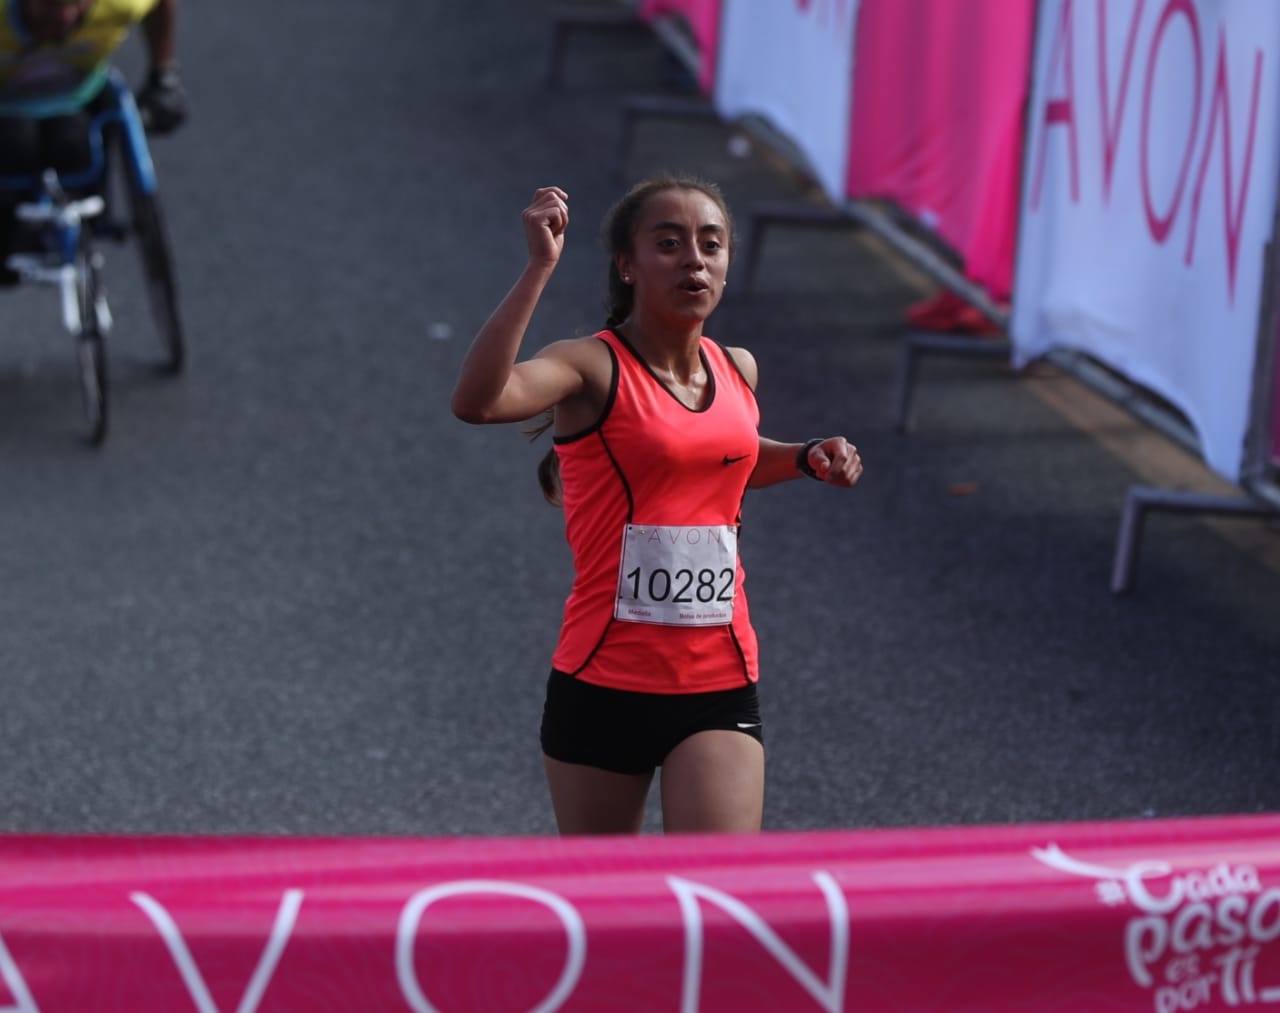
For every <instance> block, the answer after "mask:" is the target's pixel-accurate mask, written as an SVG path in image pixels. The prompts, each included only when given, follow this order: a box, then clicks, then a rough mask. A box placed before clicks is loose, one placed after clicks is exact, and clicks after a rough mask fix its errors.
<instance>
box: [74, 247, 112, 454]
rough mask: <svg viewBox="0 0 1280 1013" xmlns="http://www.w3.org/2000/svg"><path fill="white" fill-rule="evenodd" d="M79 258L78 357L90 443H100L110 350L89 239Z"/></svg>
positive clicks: (104, 427)
mask: <svg viewBox="0 0 1280 1013" xmlns="http://www.w3.org/2000/svg"><path fill="white" fill-rule="evenodd" d="M76 259H77V264H76V269H77V272H78V274H79V285H78V286H77V287H78V289H79V302H80V333H79V334H78V335H77V336H76V360H77V363H78V365H79V367H80V395H81V400H82V401H83V403H84V414H85V419H86V420H87V422H88V423H89V443H90V444H91V445H92V446H95V447H97V446H100V445H101V444H102V441H103V440H104V439H105V438H106V435H107V353H106V348H105V347H104V344H103V340H102V328H101V327H100V326H99V324H98V305H97V303H98V268H97V265H96V264H95V263H94V262H93V255H92V252H91V251H90V249H89V244H88V242H87V240H86V241H83V242H82V244H81V250H80V254H79V256H78V257H77V258H76Z"/></svg>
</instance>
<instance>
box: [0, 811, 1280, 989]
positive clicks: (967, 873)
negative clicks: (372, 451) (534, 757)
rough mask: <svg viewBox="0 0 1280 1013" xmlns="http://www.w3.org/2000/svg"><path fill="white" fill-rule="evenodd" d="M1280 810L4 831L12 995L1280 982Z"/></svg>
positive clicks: (2, 941)
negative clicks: (724, 828) (823, 826)
mask: <svg viewBox="0 0 1280 1013" xmlns="http://www.w3.org/2000/svg"><path fill="white" fill-rule="evenodd" d="M1278 938H1280V816H1259V817H1234V818H1214V819H1208V818H1206V819H1198V820H1197V819H1192V820H1177V821H1155V820H1151V821H1142V822H1132V823H1111V824H1107V823H1101V824H1083V823H1081V824H1057V825H1039V826H1036V825H1029V826H1020V827H974V828H964V829H931V830H884V831H862V832H827V833H804V834H760V835H754V836H739V837H734V836H723V837H720V836H686V837H676V836H673V837H658V836H651V837H640V838H594V839H565V840H561V839H554V838H545V839H532V838H529V839H506V840H504V839H420V840H413V839H253V838H229V837H213V838H176V837H140V838H112V837H29V836H10V837H0V1009H3V1010H4V1011H5V1013H35V1011H37V1010H38V1011H42V1013H60V1011H72V1010H74V1011H95V1010H128V1011H130V1013H139V1011H144V1013H145V1011H150V1010H164V1011H173V1010H192V1009H194V1010H196V1011H198V1013H216V1011H218V1010H236V1011H238V1013H257V1011H262V1013H271V1011H275V1010H290V1011H309V1010H319V1009H335V1010H338V1009H341V1010H348V1009H358V1010H361V1011H378V1010H413V1011H418V1013H423V1011H436V1010H439V1011H445V1010H450V1011H451V1010H485V1011H493V1013H501V1011H505V1010H539V1011H552V1010H567V1011H575V1010H580V1011H595V1010H602V1009H608V1010H616V1011H628V1010H635V1011H637V1013H650V1011H652V1010H680V1011H682V1013H692V1011H695V1010H705V1011H718V1010H725V1011H734V1013H741V1011H753V1010H768V1011H777V1010H809V1009H813V1010H827V1011H836V1010H846V1009H848V1010H859V1011H885V1013H900V1011H902V1010H913V1011H927V1010H937V1011H946V1013H962V1011H982V1013H1000V1011H1013V1010H1020V1011H1028V1013H1052V1011H1061V1013H1079V1011H1084V1010H1087V1011H1090V1013H1105V1011H1134V1013H1150V1011H1155V1013H1180V1011H1192V1010H1197V1011H1210V1010H1227V1009H1232V1010H1237V1011H1238V1010H1239V1009H1240V1008H1241V1007H1250V1008H1252V1007H1254V1006H1260V1005H1268V1004H1272V1005H1273V1004H1276V1003H1278V1002H1280V942H1277V939H1278Z"/></svg>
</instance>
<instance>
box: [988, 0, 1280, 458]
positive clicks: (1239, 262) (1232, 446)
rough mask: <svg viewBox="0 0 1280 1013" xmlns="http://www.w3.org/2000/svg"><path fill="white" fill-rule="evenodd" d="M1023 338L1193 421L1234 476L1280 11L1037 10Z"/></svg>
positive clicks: (1242, 7) (1251, 352)
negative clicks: (1076, 353)
mask: <svg viewBox="0 0 1280 1013" xmlns="http://www.w3.org/2000/svg"><path fill="white" fill-rule="evenodd" d="M1040 10H1041V15H1040V31H1039V42H1038V45H1037V52H1036V56H1035V62H1034V67H1035V70H1034V76H1033V85H1032V95H1031V105H1030V129H1029V136H1028V138H1027V158H1026V163H1025V167H1026V178H1025V180H1024V186H1023V204H1022V212H1021V219H1020V236H1019V244H1018V264H1017V277H1016V284H1015V287H1014V299H1013V322H1012V334H1013V339H1014V347H1015V358H1016V359H1017V360H1018V361H1019V362H1026V361H1028V360H1030V359H1032V358H1034V357H1036V356H1037V355H1040V354H1043V353H1044V352H1046V351H1048V350H1049V349H1051V348H1054V347H1058V346H1061V347H1068V348H1076V349H1080V350H1082V351H1085V352H1087V353H1089V354H1090V355H1092V356H1093V357H1095V358H1097V359H1098V360H1100V361H1102V362H1104V363H1106V364H1108V365H1109V366H1111V367H1112V368H1114V369H1115V370H1117V371H1118V372H1120V373H1122V374H1123V375H1124V376H1126V377H1127V378H1129V379H1130V380H1132V381H1135V382H1137V383H1139V384H1141V385H1143V386H1145V387H1149V388H1151V389H1152V390H1154V391H1156V392H1158V393H1159V394H1161V395H1162V396H1163V397H1165V398H1166V399H1167V400H1169V401H1170V402H1172V403H1173V404H1174V405H1176V406H1177V407H1178V408H1179V409H1181V411H1182V412H1183V413H1184V414H1185V415H1186V416H1187V418H1188V420H1189V421H1190V422H1191V425H1192V427H1193V428H1194V429H1195V431H1196V433H1197V434H1198V436H1199V439H1200V444H1201V448H1202V451H1203V454H1204V457H1205V460H1206V462H1207V463H1208V464H1209V466H1210V467H1211V468H1213V470H1214V471H1216V472H1218V473H1219V474H1220V475H1222V476H1224V477H1225V478H1227V479H1230V480H1232V481H1237V480H1238V479H1239V478H1240V475H1241V470H1242V466H1243V464H1244V448H1245V440H1246V434H1247V432H1248V430H1249V429H1250V427H1251V422H1252V420H1251V419H1250V417H1249V414H1250V404H1251V403H1252V395H1253V382H1254V374H1255V366H1256V363H1257V352H1258V331H1259V307H1260V305H1261V303H1262V287H1263V283H1264V279H1263V267H1264V263H1263V261H1264V257H1263V252H1264V249H1265V247H1266V244H1267V243H1268V241H1269V240H1270V239H1271V233H1272V224H1273V221H1274V216H1275V207H1276V184H1277V177H1278V176H1280V4H1276V3H1274V2H1273V0H1131V2H1129V3H1125V4H1117V3H1102V2H1087V0H1043V2H1042V3H1041V8H1040Z"/></svg>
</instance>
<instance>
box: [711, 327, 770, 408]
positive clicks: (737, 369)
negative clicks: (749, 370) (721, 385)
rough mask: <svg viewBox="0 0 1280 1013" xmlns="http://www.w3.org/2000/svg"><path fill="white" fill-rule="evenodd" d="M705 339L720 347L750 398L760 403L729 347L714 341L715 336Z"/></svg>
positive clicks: (757, 403) (721, 352)
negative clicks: (748, 392)
mask: <svg viewBox="0 0 1280 1013" xmlns="http://www.w3.org/2000/svg"><path fill="white" fill-rule="evenodd" d="M707 340H708V341H710V342H711V343H712V344H713V345H715V346H716V348H718V349H720V354H721V355H723V356H724V357H725V358H726V359H728V360H729V365H730V366H732V367H733V369H734V372H735V373H737V374H738V375H739V376H740V377H742V382H743V383H744V384H745V385H746V388H747V390H749V391H750V392H751V400H753V401H754V402H755V403H756V405H757V406H758V405H759V404H760V399H759V398H758V397H756V389H755V388H754V387H752V386H751V381H750V380H748V379H747V374H746V373H744V372H743V371H742V367H741V366H739V365H738V360H737V359H735V358H734V357H733V356H732V355H730V354H729V349H727V348H725V347H724V345H722V344H720V342H718V341H716V339H715V338H707Z"/></svg>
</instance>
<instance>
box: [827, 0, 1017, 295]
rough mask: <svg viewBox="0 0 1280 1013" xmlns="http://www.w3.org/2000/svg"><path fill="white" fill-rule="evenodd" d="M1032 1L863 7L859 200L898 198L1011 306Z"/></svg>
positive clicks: (856, 89)
mask: <svg viewBox="0 0 1280 1013" xmlns="http://www.w3.org/2000/svg"><path fill="white" fill-rule="evenodd" d="M1034 26H1035V4H1034V3H1033V2H1032V0H861V6H860V8H859V11H858V30H857V39H856V49H855V57H854V64H853V66H854V84H853V114H852V125H851V127H850V149H849V161H848V196H850V197H854V198H858V197H864V198H865V197H878V198H890V199H892V200H894V201H896V202H897V203H898V204H899V205H901V206H902V207H903V208H905V209H906V210H908V211H909V212H911V213H912V214H913V215H914V216H915V217H917V218H919V219H920V220H921V221H923V222H924V223H925V224H926V225H928V226H930V227H931V228H932V229H933V230H934V231H935V232H937V233H938V234H939V235H940V236H942V238H944V239H945V240H947V242H949V243H950V244H951V245H952V246H953V247H955V249H956V250H957V251H959V253H960V254H961V255H962V256H963V257H964V259H965V270H966V273H967V274H968V275H969V276H970V277H971V278H972V279H973V280H974V281H976V282H978V283H979V284H981V285H982V286H984V287H985V288H986V289H987V290H988V292H990V294H991V295H992V296H993V297H995V298H997V299H1008V297H1009V293H1010V289H1011V287H1012V282H1013V259H1014V247H1015V244H1016V237H1017V214H1018V174H1019V164H1020V160H1021V157H1022V135H1023V127H1022V108H1023V102H1024V100H1025V98H1026V94H1027V84H1028V79H1029V68H1030V59H1031V51H1032V44H1033V41H1034V40H1033V33H1034Z"/></svg>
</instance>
